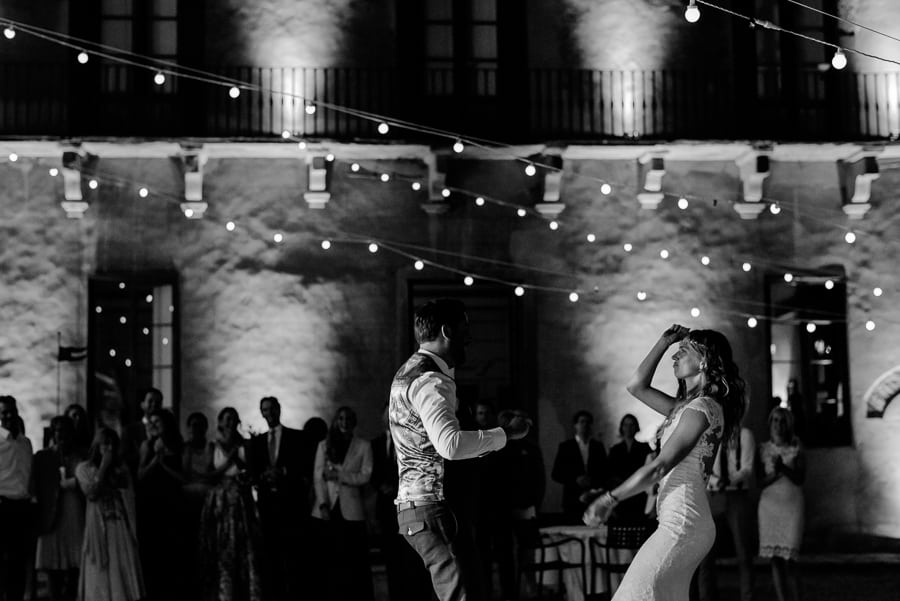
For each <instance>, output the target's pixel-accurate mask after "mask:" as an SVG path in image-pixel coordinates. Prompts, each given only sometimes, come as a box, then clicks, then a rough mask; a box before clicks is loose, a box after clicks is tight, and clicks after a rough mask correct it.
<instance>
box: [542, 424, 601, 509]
mask: <svg viewBox="0 0 900 601" xmlns="http://www.w3.org/2000/svg"><path fill="white" fill-rule="evenodd" d="M572 426H573V429H574V431H575V432H574V434H575V435H574V436H573V437H572V438H570V439H569V440H566V441H564V442H562V443H560V445H559V450H557V452H556V460H555V461H554V462H553V471H552V472H551V477H552V478H553V480H554V481H556V482H559V483H560V484H562V485H563V498H562V510H563V514H564V518H565V520H566V522H569V523H572V524H580V523H581V516H582V515H583V514H584V510H585V509H587V503H585V502H583V501H582V500H581V497H582V495H583V494H584V493H586V492H589V491H590V490H592V489H595V488H600V487H604V486H605V485H606V479H607V477H608V474H607V461H606V450H605V449H604V448H603V443H601V442H600V441H599V440H596V439H594V438H593V437H592V431H593V427H594V416H593V415H591V414H590V413H589V412H587V411H579V412H577V413H576V414H575V415H574V417H573V418H572Z"/></svg>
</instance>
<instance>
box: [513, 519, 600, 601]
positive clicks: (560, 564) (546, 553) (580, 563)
mask: <svg viewBox="0 0 900 601" xmlns="http://www.w3.org/2000/svg"><path fill="white" fill-rule="evenodd" d="M567 545H572V546H573V548H575V549H577V551H576V557H573V558H571V559H569V560H566V559H563V554H562V553H560V550H561V549H562V547H564V546H567ZM554 549H555V551H556V552H555V553H550V551H551V550H554ZM533 556H534V557H535V560H534V561H533V562H532V563H527V564H525V565H523V566H521V568H520V570H519V576H518V582H517V585H519V588H521V584H522V578H523V577H525V576H526V575H527V574H534V575H535V580H536V581H537V587H538V597H537V598H538V599H545V598H546V597H544V574H546V573H547V572H556V573H557V591H556V593H557V595H558V594H559V591H560V588H561V587H562V586H563V574H564V572H566V571H567V570H578V571H579V572H580V578H581V587H582V589H581V590H582V591H585V592H587V566H586V565H585V564H586V563H587V561H586V560H587V554H586V551H585V544H584V541H583V540H582V539H580V538H576V537H574V536H565V535H560V534H557V535H554V534H541V536H540V540H539V543H538V546H537V547H534V549H533Z"/></svg>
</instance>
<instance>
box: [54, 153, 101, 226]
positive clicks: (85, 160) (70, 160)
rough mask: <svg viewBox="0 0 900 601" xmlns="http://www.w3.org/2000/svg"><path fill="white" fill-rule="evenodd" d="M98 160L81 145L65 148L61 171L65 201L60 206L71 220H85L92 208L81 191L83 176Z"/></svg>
mask: <svg viewBox="0 0 900 601" xmlns="http://www.w3.org/2000/svg"><path fill="white" fill-rule="evenodd" d="M96 159H97V157H95V156H93V155H89V154H88V153H87V152H85V151H84V149H82V148H81V146H80V145H74V146H66V147H64V148H63V153H62V167H61V168H60V170H59V171H60V173H61V174H62V178H63V200H62V201H61V202H60V203H59V204H60V206H62V209H63V211H65V212H66V217H68V218H69V219H81V218H83V217H84V214H85V212H86V211H87V210H88V208H89V207H90V204H89V203H88V202H87V200H85V198H84V194H83V193H82V190H81V174H82V173H83V172H84V171H89V170H90V166H92V165H93V164H94V163H95V162H96Z"/></svg>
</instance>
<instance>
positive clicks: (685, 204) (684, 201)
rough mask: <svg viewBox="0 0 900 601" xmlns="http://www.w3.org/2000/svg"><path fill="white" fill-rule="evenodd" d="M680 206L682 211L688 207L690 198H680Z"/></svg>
mask: <svg viewBox="0 0 900 601" xmlns="http://www.w3.org/2000/svg"><path fill="white" fill-rule="evenodd" d="M678 208H679V209H681V210H682V211H683V210H685V209H686V208H688V199H687V198H685V197H683V196H682V197H681V198H679V199H678Z"/></svg>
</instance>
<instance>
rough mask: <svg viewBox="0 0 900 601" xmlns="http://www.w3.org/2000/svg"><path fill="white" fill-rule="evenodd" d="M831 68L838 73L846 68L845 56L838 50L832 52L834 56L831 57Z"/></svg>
mask: <svg viewBox="0 0 900 601" xmlns="http://www.w3.org/2000/svg"><path fill="white" fill-rule="evenodd" d="M831 66H832V67H834V68H835V69H837V70H838V71H840V70H841V69H843V68H844V67H846V66H847V55H846V54H844V51H843V50H841V49H840V48H838V49H837V50H835V51H834V56H832V57H831Z"/></svg>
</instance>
